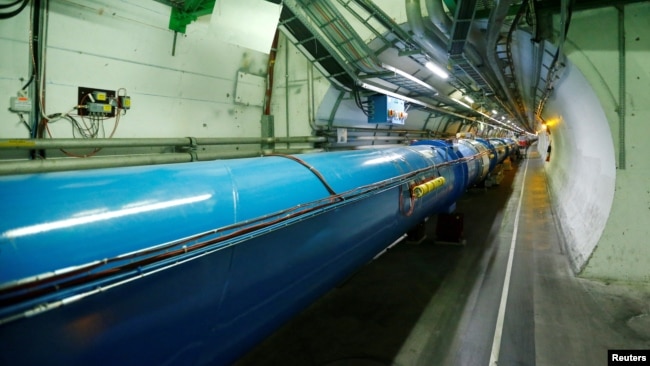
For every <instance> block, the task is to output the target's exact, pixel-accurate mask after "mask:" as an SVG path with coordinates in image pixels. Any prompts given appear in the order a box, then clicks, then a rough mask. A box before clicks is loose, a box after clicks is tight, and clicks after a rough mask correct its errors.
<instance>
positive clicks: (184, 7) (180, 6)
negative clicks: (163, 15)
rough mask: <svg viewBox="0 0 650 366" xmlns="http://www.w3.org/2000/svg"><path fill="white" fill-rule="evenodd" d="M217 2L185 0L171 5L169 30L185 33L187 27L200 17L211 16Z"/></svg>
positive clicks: (210, 0)
mask: <svg viewBox="0 0 650 366" xmlns="http://www.w3.org/2000/svg"><path fill="white" fill-rule="evenodd" d="M216 2H217V0H185V1H184V2H182V3H181V2H173V3H172V14H171V16H170V17H169V29H171V30H173V31H175V32H180V33H185V30H186V29H187V25H188V24H190V23H192V22H193V21H195V20H196V19H197V18H198V17H200V16H202V15H208V14H212V10H213V9H214V5H215V3H216Z"/></svg>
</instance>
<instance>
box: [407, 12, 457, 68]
mask: <svg viewBox="0 0 650 366" xmlns="http://www.w3.org/2000/svg"><path fill="white" fill-rule="evenodd" d="M405 5H406V18H407V20H408V23H409V25H410V26H411V31H413V34H414V35H415V37H413V40H414V41H415V42H416V43H417V44H418V45H420V47H422V48H424V50H425V51H426V53H427V54H428V55H429V56H430V57H432V58H433V59H435V60H436V61H437V62H439V63H441V64H444V65H446V64H447V51H446V50H445V48H446V45H445V44H443V42H442V41H441V40H440V39H439V38H438V37H431V36H430V35H428V34H427V32H426V30H425V28H424V22H423V21H422V11H421V10H420V0H406V3H405Z"/></svg>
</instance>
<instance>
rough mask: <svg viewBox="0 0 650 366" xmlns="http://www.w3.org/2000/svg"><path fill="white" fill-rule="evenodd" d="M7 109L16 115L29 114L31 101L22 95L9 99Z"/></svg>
mask: <svg viewBox="0 0 650 366" xmlns="http://www.w3.org/2000/svg"><path fill="white" fill-rule="evenodd" d="M9 109H10V110H11V111H12V112H16V113H29V112H31V111H32V100H31V99H29V98H28V97H26V96H23V95H19V96H17V97H11V99H10V100H9Z"/></svg>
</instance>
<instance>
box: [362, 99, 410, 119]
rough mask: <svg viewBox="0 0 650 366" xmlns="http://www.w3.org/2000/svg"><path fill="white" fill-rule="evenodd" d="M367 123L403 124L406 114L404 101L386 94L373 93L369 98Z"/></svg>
mask: <svg viewBox="0 0 650 366" xmlns="http://www.w3.org/2000/svg"><path fill="white" fill-rule="evenodd" d="M369 102H370V103H369V106H368V123H389V124H395V125H403V124H404V123H405V122H406V117H407V116H408V114H407V113H406V111H405V110H404V101H403V100H401V99H397V98H394V97H391V96H388V95H380V94H378V95H373V96H371V97H370V98H369Z"/></svg>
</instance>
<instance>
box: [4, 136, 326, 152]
mask: <svg viewBox="0 0 650 366" xmlns="http://www.w3.org/2000/svg"><path fill="white" fill-rule="evenodd" d="M325 141H327V139H326V138H325V137H316V136H295V137H266V138H259V137H234V138H233V137H204V138H202V137H179V138H111V139H66V138H61V139H26V140H21V139H6V140H0V149H23V150H32V149H74V148H115V147H158V146H185V147H193V146H198V145H204V146H209V145H234V144H268V143H300V142H325Z"/></svg>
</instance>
